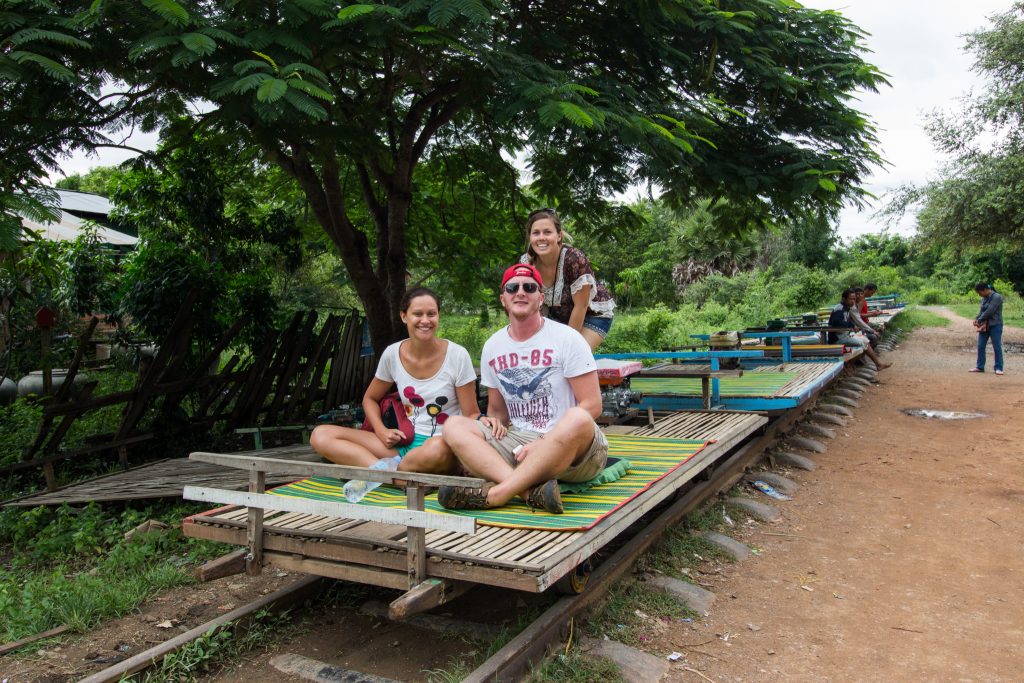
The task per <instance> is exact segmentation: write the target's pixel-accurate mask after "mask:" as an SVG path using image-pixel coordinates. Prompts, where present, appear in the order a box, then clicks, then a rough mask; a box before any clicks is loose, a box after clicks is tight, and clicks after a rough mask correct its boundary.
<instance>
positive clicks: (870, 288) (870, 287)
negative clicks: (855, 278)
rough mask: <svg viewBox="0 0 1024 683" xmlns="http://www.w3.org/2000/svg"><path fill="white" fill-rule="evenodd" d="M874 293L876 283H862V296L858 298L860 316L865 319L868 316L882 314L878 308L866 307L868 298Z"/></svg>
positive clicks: (876, 287) (875, 292) (876, 290)
mask: <svg viewBox="0 0 1024 683" xmlns="http://www.w3.org/2000/svg"><path fill="white" fill-rule="evenodd" d="M875 294H878V285H876V284H875V283H874V282H869V283H867V284H866V285H864V296H863V297H861V299H860V317H861V318H863V319H864V320H865V321H866V320H867V319H868V318H874V317H875V316H876V315H882V311H881V310H879V309H874V310H870V309H868V299H869V298H871V297H873V296H874V295H875Z"/></svg>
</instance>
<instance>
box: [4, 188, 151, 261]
mask: <svg viewBox="0 0 1024 683" xmlns="http://www.w3.org/2000/svg"><path fill="white" fill-rule="evenodd" d="M54 191H55V192H56V193H57V196H58V198H59V203H60V209H61V212H60V214H61V217H60V220H59V221H58V222H56V223H38V222H36V221H34V220H31V219H28V218H24V217H23V218H22V219H21V223H22V225H24V226H25V227H26V228H27V229H29V230H31V231H32V232H34V233H36V234H38V235H39V236H40V237H42V238H43V239H47V240H53V241H55V242H69V241H71V240H73V239H75V238H76V237H78V236H79V235H80V234H81V233H82V229H83V228H84V226H85V224H86V223H87V222H89V221H92V222H93V223H95V224H96V225H97V226H98V229H97V234H98V235H99V237H100V239H101V240H102V241H103V242H105V243H107V244H109V245H111V246H114V247H120V248H122V249H130V248H132V247H134V246H135V245H136V244H137V243H138V241H139V238H138V237H137V236H135V235H131V234H128V233H127V232H124V231H123V230H119V229H117V228H116V227H115V226H113V225H112V224H111V222H110V208H111V206H110V202H109V201H107V198H106V197H101V196H100V195H98V194H90V193H88V192H76V191H74V190H59V189H57V190H54Z"/></svg>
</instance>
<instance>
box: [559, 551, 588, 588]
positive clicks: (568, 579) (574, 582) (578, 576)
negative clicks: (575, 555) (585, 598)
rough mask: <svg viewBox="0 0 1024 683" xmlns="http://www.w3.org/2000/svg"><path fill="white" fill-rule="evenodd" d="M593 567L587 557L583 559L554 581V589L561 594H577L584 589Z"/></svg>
mask: <svg viewBox="0 0 1024 683" xmlns="http://www.w3.org/2000/svg"><path fill="white" fill-rule="evenodd" d="M593 569H594V568H593V566H592V565H591V564H590V560H589V559H586V560H583V561H582V562H580V563H579V564H578V565H576V568H575V569H573V570H572V571H571V572H569V573H568V574H566V575H565V576H563V577H562V578H560V579H559V580H558V581H557V582H556V583H555V590H556V591H558V592H559V593H561V594H562V595H579V594H580V593H582V592H583V591H584V590H586V588H587V582H588V581H590V572H591V571H593Z"/></svg>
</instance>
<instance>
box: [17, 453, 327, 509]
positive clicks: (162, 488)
mask: <svg viewBox="0 0 1024 683" xmlns="http://www.w3.org/2000/svg"><path fill="white" fill-rule="evenodd" d="M274 454H275V455H274V457H276V458H280V459H282V460H298V461H309V462H312V461H317V462H319V461H320V460H321V458H320V456H319V455H317V454H316V453H314V452H313V450H312V449H311V448H310V447H309V446H308V445H305V444H299V445H295V446H283V447H281V448H277V449H274ZM266 476H267V484H269V485H277V484H287V483H288V482H291V481H294V480H295V475H294V474H289V473H287V472H281V471H270V472H267V475H266ZM189 485H192V486H215V487H218V488H222V489H235V490H241V489H245V488H246V487H247V486H248V485H249V475H248V474H247V473H245V472H242V471H240V470H237V469H232V468H229V467H223V466H221V465H215V464H211V463H204V462H196V461H193V460H189V459H188V458H168V459H166V460H158V461H156V462H151V463H147V464H145V465H139V466H138V467H133V468H131V469H128V470H124V471H120V472H115V473H113V474H107V475H103V476H101V477H95V478H93V479H89V480H87V481H83V482H79V483H77V484H70V485H68V486H64V487H61V488H59V489H57V490H56V491H46V492H43V493H36V494H31V495H28V496H23V497H21V498H14V499H11V500H8V501H5V502H4V503H3V504H2V505H0V507H36V506H37V505H63V504H64V503H67V504H68V505H82V504H85V503H89V502H93V501H95V502H111V501H117V500H153V499H159V498H180V497H181V493H182V491H183V490H184V488H185V487H186V486H189Z"/></svg>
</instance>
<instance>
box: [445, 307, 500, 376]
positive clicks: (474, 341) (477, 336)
mask: <svg viewBox="0 0 1024 683" xmlns="http://www.w3.org/2000/svg"><path fill="white" fill-rule="evenodd" d="M506 324H507V323H506V321H505V319H504V314H503V315H502V318H500V319H498V320H496V321H495V322H494V323H484V322H483V321H481V320H480V318H479V317H476V316H457V315H449V314H447V313H445V312H444V311H442V314H441V324H440V325H439V326H438V331H437V334H438V336H439V337H444V338H445V339H450V340H451V341H453V342H455V343H456V344H460V345H462V346H464V347H466V350H467V351H469V357H470V358H472V359H473V363H474V365H475V364H476V363H479V362H480V352H481V351H483V348H484V342H486V341H487V339H488V338H489V337H490V336H491V335H492V334H494V333H495V332H496V331H498V330H499V329H501V328H502V327H504V326H505V325H506Z"/></svg>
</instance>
